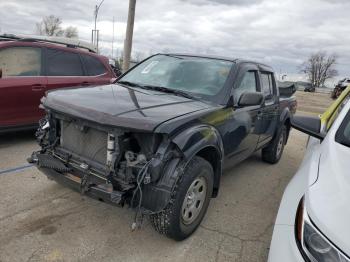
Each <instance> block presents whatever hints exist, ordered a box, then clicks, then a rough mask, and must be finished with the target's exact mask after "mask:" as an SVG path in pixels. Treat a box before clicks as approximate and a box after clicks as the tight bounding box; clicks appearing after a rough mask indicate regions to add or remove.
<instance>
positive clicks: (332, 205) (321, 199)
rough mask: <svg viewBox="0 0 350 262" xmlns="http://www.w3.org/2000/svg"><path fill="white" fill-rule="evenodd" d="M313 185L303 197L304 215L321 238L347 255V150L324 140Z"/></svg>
mask: <svg viewBox="0 0 350 262" xmlns="http://www.w3.org/2000/svg"><path fill="white" fill-rule="evenodd" d="M324 143H325V144H323V145H322V146H323V148H322V155H321V159H320V165H319V175H318V180H317V182H316V183H315V184H314V185H312V186H311V187H310V188H309V190H308V193H307V194H306V207H307V211H308V213H309V215H310V217H311V219H312V220H313V222H314V223H315V225H316V226H317V227H318V228H319V229H320V230H321V232H322V233H323V234H325V235H326V236H327V238H328V239H330V240H331V241H332V242H333V243H334V244H335V245H336V246H338V247H339V248H340V249H341V250H342V251H343V252H345V253H346V254H347V255H348V256H349V255H350V222H349V218H350V171H349V159H350V148H348V147H345V146H343V145H341V144H339V143H336V142H335V141H334V139H333V141H332V139H329V140H325V141H324Z"/></svg>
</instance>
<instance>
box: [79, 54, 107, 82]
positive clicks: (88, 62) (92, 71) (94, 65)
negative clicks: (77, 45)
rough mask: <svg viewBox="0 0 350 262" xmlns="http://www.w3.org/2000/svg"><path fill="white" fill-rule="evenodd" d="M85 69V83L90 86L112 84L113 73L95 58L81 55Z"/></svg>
mask: <svg viewBox="0 0 350 262" xmlns="http://www.w3.org/2000/svg"><path fill="white" fill-rule="evenodd" d="M80 57H81V58H82V61H83V64H84V69H85V74H86V76H85V81H86V82H87V83H89V84H90V85H103V84H110V81H111V78H112V76H111V72H110V71H109V70H108V69H107V68H106V66H105V65H104V64H103V63H102V62H101V61H100V60H99V59H98V58H97V57H95V56H92V55H88V54H80Z"/></svg>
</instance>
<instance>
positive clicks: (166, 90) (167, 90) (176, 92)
mask: <svg viewBox="0 0 350 262" xmlns="http://www.w3.org/2000/svg"><path fill="white" fill-rule="evenodd" d="M141 88H145V89H151V90H155V91H160V92H164V93H169V94H174V95H179V96H183V97H186V98H189V99H195V100H198V99H199V98H198V97H196V96H193V95H190V94H189V93H187V92H184V91H181V90H177V89H171V88H166V87H163V86H153V85H144V86H142V87H141Z"/></svg>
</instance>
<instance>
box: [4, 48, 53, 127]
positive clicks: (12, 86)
mask: <svg viewBox="0 0 350 262" xmlns="http://www.w3.org/2000/svg"><path fill="white" fill-rule="evenodd" d="M0 68H1V69H2V78H1V79H0V126H2V127H10V126H21V125H30V124H35V123H37V122H38V120H39V119H40V118H41V117H42V116H43V114H44V111H43V110H41V109H39V104H40V99H41V97H43V96H44V94H45V89H46V85H47V78H46V77H45V76H43V74H42V49H41V48H38V47H30V46H16V47H6V48H3V49H1V50H0Z"/></svg>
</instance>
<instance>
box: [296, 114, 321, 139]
mask: <svg viewBox="0 0 350 262" xmlns="http://www.w3.org/2000/svg"><path fill="white" fill-rule="evenodd" d="M291 124H292V127H294V128H295V129H297V130H299V131H301V132H303V133H305V134H308V135H310V136H313V137H316V138H318V139H320V140H323V139H324V137H325V135H324V134H321V131H320V130H321V119H320V118H319V117H311V116H294V117H293V118H292V121H291Z"/></svg>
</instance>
